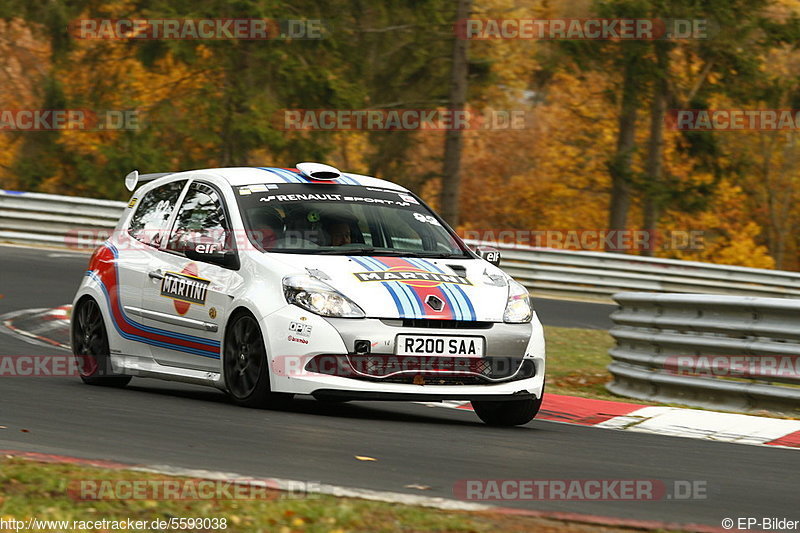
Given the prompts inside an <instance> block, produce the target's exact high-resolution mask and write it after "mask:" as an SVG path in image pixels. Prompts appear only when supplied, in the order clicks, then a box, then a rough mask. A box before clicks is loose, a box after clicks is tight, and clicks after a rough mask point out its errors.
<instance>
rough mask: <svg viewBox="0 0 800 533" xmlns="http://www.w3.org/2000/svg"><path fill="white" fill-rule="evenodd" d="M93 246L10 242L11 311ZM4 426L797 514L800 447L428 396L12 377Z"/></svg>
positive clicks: (222, 459)
mask: <svg viewBox="0 0 800 533" xmlns="http://www.w3.org/2000/svg"><path fill="white" fill-rule="evenodd" d="M87 259H88V258H87V256H86V255H85V254H81V255H71V254H63V253H60V252H54V251H51V250H34V249H26V248H18V247H6V246H0V295H2V298H0V314H3V313H8V312H11V311H17V310H20V309H26V308H37V307H55V306H58V305H61V304H64V303H69V301H70V300H71V298H72V294H73V292H74V290H75V288H76V287H77V285H78V282H79V280H80V276H81V272H82V271H83V269H84V268H85V265H86V262H87ZM536 305H537V309H538V312H539V314H540V315H541V318H542V319H543V322H544V323H545V324H548V323H549V324H556V325H575V326H581V327H586V326H587V325H589V324H592V325H595V327H602V325H603V324H605V323H607V320H608V319H607V313H608V311H609V310H610V309H611V307H610V306H601V305H599V304H581V303H574V302H560V301H555V300H550V301H544V300H540V301H537V302H536ZM51 353H52V354H56V353H63V352H61V351H58V350H56V349H53V348H46V347H42V346H37V345H33V344H30V343H28V342H25V341H23V340H20V339H19V338H17V337H11V336H8V335H0V355H31V354H51ZM0 426H5V428H4V429H0V449H14V450H26V451H36V452H43V453H56V454H63V455H71V456H76V457H84V458H98V459H107V460H114V461H120V462H126V463H138V464H165V465H172V466H177V467H185V468H198V469H208V470H220V471H225V472H236V473H239V474H242V475H245V476H254V477H278V478H288V479H297V480H305V481H319V482H322V483H330V484H335V485H342V486H348V487H358V488H364V489H371V490H384V491H393V492H401V493H408V494H415V495H420V496H431V497H435V496H440V497H446V498H453V486H454V485H455V484H456V483H457V482H458V481H459V480H467V479H552V480H574V479H583V480H587V479H599V480H604V479H635V480H660V481H662V482H664V483H666V485H667V487H671V486H672V484H673V482H675V481H676V480H681V481H684V480H686V481H692V482H700V483H701V484H704V485H705V487H706V492H707V493H706V497H705V498H704V499H688V500H680V499H675V498H673V499H663V500H659V501H633V502H631V501H506V502H502V505H503V506H506V507H519V508H524V509H533V510H544V511H564V512H574V513H586V514H593V515H603V516H613V517H618V518H627V519H636V520H658V521H667V522H680V523H698V524H707V525H709V526H719V525H720V522H721V520H722V519H723V518H725V517H732V518H734V520H735V519H736V518H738V517H758V518H761V517H786V518H789V519H793V520H797V519H800V513H798V508H799V507H800V506H798V490H797V485H796V481H795V479H794V477H795V475H796V474H795V473H796V472H797V470H798V467H800V453H798V452H797V451H792V450H785V449H772V448H769V447H758V446H747V445H739V444H727V443H715V442H707V441H701V440H694V439H684V438H678V437H665V436H658V435H647V434H639V433H632V432H621V431H611V430H603V429H597V428H591V427H582V426H573V425H567V424H560V423H555V422H548V421H536V420H534V421H533V422H531V423H529V424H528V425H526V426H524V427H520V428H512V429H495V428H490V427H487V426H485V425H483V424H481V423H480V422H479V421H478V420H477V418H476V417H475V415H474V414H473V413H471V412H462V411H461V410H455V409H442V408H432V407H426V406H422V405H416V404H392V403H377V402H364V403H350V404H343V405H329V404H325V403H321V402H317V401H314V400H312V399H301V400H298V401H295V402H294V404H293V405H292V406H291V407H290V408H289V409H287V410H283V411H259V410H251V409H244V408H239V407H236V406H234V405H232V404H230V403H229V402H228V401H227V400H226V398H225V396H224V395H223V394H222V393H220V392H218V391H216V390H214V389H206V388H202V387H194V386H187V385H182V384H176V383H168V382H161V381H156V380H145V379H134V381H133V382H132V383H131V385H130V386H128V388H126V389H122V390H114V389H104V388H98V387H89V386H85V385H83V384H81V383H80V382H79V381H78V380H75V379H71V378H10V377H9V378H3V379H2V381H0ZM22 430H26V431H22ZM356 455H359V456H369V457H373V458H375V459H377V461H369V462H362V461H358V460H356V459H355V457H354V456H356ZM407 485H419V486H426V487H429V489H428V490H418V489H410V488H406V486H407ZM489 503H495V502H489Z"/></svg>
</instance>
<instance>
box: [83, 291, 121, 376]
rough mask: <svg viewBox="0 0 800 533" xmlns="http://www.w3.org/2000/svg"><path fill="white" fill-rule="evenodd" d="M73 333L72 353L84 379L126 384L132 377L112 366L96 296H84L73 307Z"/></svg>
mask: <svg viewBox="0 0 800 533" xmlns="http://www.w3.org/2000/svg"><path fill="white" fill-rule="evenodd" d="M71 337H72V338H71V341H72V343H71V344H72V354H73V355H74V356H75V360H76V362H77V364H78V373H79V374H80V377H81V380H83V382H84V383H87V384H89V385H104V386H107V387H124V386H125V385H127V384H128V383H129V382H130V381H131V377H130V376H119V375H114V373H113V371H112V369H111V361H110V356H109V354H110V352H111V351H110V350H109V347H108V334H107V333H106V327H105V324H104V323H103V314H102V313H101V312H100V307H99V306H98V305H97V302H95V301H94V300H93V299H91V298H89V299H86V300H83V301H82V302H81V303H80V304H78V307H77V309H75V310H74V311H73V317H72V330H71Z"/></svg>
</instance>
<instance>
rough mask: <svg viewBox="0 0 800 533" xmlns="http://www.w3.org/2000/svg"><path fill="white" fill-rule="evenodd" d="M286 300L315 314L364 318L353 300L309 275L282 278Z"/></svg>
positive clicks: (362, 312)
mask: <svg viewBox="0 0 800 533" xmlns="http://www.w3.org/2000/svg"><path fill="white" fill-rule="evenodd" d="M283 294H284V296H286V301H287V302H289V303H290V304H295V305H298V306H300V307H302V308H303V309H305V310H307V311H311V312H312V313H315V314H317V315H322V316H331V317H338V318H364V316H366V315H365V314H364V311H363V310H362V309H361V308H360V307H359V306H358V304H357V303H355V302H354V301H353V300H351V299H350V298H348V297H347V296H345V295H344V294H342V293H340V292H339V291H337V290H336V289H334V288H333V287H331V286H330V285H328V284H327V283H325V282H323V281H320V280H318V279H314V278H312V277H310V276H289V277H286V278H283Z"/></svg>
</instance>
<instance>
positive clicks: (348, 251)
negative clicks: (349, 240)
mask: <svg viewBox="0 0 800 533" xmlns="http://www.w3.org/2000/svg"><path fill="white" fill-rule="evenodd" d="M373 252H375V248H371V247H369V246H365V247H362V248H329V249H327V250H317V252H316V253H318V254H320V255H369V254H372V253H373Z"/></svg>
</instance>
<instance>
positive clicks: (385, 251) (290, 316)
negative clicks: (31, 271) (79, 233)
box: [72, 163, 545, 425]
mask: <svg viewBox="0 0 800 533" xmlns="http://www.w3.org/2000/svg"><path fill="white" fill-rule="evenodd" d="M125 181H126V185H127V186H128V188H129V189H130V190H131V191H134V193H133V196H132V198H131V200H130V203H129V204H128V207H127V209H125V211H124V213H123V215H122V217H121V218H120V221H119V224H118V225H117V227H116V230H115V231H114V233H113V236H112V237H111V238H109V239H108V240H107V241H106V242H105V243H104V244H103V245H102V246H100V247H99V248H98V249H97V250H96V251H95V252H94V255H93V256H92V258H91V261H90V264H89V268H88V270H87V271H86V275H85V277H84V279H83V282H82V283H81V285H80V288H79V289H78V293H77V294H76V296H75V300H74V311H73V314H72V348H73V353H74V354H75V355H76V357H77V359H78V363H79V367H80V371H81V378H82V379H83V381H84V382H86V383H90V384H99V385H116V386H123V385H125V384H127V383H128V382H129V381H130V379H131V376H141V377H153V378H160V379H167V380H175V381H183V382H188V383H197V384H204V385H211V386H214V387H218V388H220V389H222V390H225V391H227V392H228V394H229V395H230V397H231V398H233V400H234V401H235V402H237V403H239V404H242V405H246V406H252V407H269V406H275V405H278V404H282V403H284V402H285V401H287V400H288V399H290V398H291V397H292V396H293V395H294V394H310V395H312V396H314V397H315V398H317V399H319V400H329V401H347V400H405V401H442V400H462V401H464V400H465V401H470V402H472V406H473V408H474V410H475V412H476V413H477V415H478V416H479V417H480V418H481V419H482V420H483V421H484V422H486V423H489V424H493V425H519V424H524V423H527V422H529V421H530V420H531V419H532V418H533V417H534V416H536V413H537V412H538V410H539V407H540V406H541V403H542V394H543V390H544V370H545V349H544V337H543V334H542V327H541V324H540V323H539V320H538V318H537V317H536V313H535V312H534V310H533V309H532V307H531V303H530V298H529V295H528V291H527V290H526V289H525V287H523V286H522V285H520V284H519V283H517V282H515V281H514V280H512V279H511V277H509V276H508V275H506V274H505V273H504V272H503V271H502V270H500V269H499V268H498V267H497V266H496V264H497V263H498V262H499V254H498V253H497V252H496V251H490V250H479V251H478V252H477V253H476V252H473V251H472V250H470V249H469V248H468V247H467V246H466V245H465V244H464V243H463V242H462V241H461V239H459V237H458V236H457V235H456V234H455V233H454V232H453V230H452V229H451V228H449V227H448V226H447V224H446V223H445V222H444V221H443V220H442V219H441V218H439V217H438V216H437V215H436V214H435V213H434V212H433V211H432V210H431V209H429V208H428V207H427V206H426V205H425V203H424V202H423V201H422V200H420V198H419V197H418V196H416V195H415V194H413V193H412V192H410V191H408V190H407V189H405V188H403V187H401V186H399V185H396V184H394V183H391V182H388V181H384V180H380V179H376V178H372V177H368V176H361V175H356V174H346V173H343V172H340V171H339V170H337V169H335V168H333V167H331V166H328V165H322V164H318V163H300V164H298V165H297V168H293V169H285V168H223V169H208V170H195V171H188V172H178V173H170V174H150V175H144V176H139V175H138V173H137V172H136V171H134V172H132V173H131V174H129V175H128V176H127V177H126V180H125Z"/></svg>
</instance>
